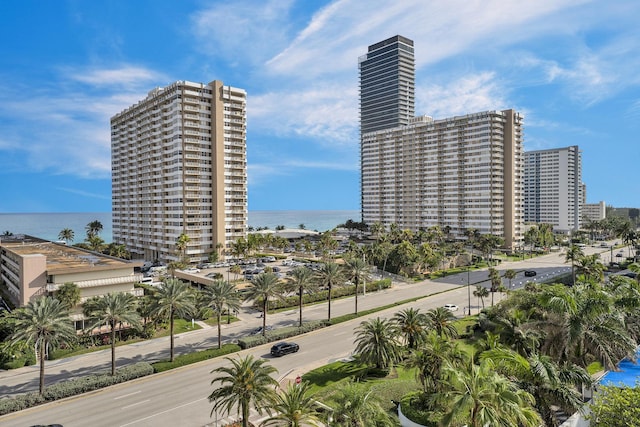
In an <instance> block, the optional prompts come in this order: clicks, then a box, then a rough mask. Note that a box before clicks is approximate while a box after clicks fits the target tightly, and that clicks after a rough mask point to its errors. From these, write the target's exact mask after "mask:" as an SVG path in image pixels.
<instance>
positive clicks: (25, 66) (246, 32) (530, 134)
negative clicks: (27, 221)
mask: <svg viewBox="0 0 640 427" xmlns="http://www.w3.org/2000/svg"><path fill="white" fill-rule="evenodd" d="M639 22H640V2H638V1H637V0H615V1H611V0H602V1H586V0H524V1H523V0H520V1H511V0H447V1H432V0H402V1H386V0H366V1H365V0H336V1H320V0H314V1H308V0H299V1H293V0H273V1H271V0H233V1H205V0H181V1H173V0H136V1H128V0H109V1H107V0H93V1H86V0H49V1H41V0H21V1H3V2H0V40H1V42H0V212H3V213H20V212H109V211H111V177H110V172H111V157H110V156H111V153H110V127H109V126H110V125H109V120H110V118H111V117H112V116H113V115H115V114H117V113H119V112H121V111H122V110H124V109H125V108H127V107H129V106H131V105H133V104H135V103H136V102H138V101H140V100H142V99H144V98H145V97H146V96H147V93H148V92H149V91H150V90H151V89H153V88H155V87H163V86H167V85H169V84H170V83H172V82H175V81H177V80H188V81H192V82H204V83H208V82H211V81H213V80H222V81H223V83H224V84H225V85H230V86H234V87H239V88H242V89H245V90H246V91H247V150H248V151H247V165H248V166H247V170H248V187H249V188H248V190H249V191H248V193H249V195H248V197H249V210H250V211H255V210H352V209H354V210H357V209H359V208H360V183H359V182H360V181H359V180H360V172H359V165H360V163H359V130H358V129H359V122H358V120H359V118H358V103H359V100H358V57H359V56H361V55H364V54H365V53H366V52H367V47H368V46H369V45H371V44H374V43H376V42H378V41H381V40H384V39H386V38H388V37H391V36H394V35H396V34H400V35H403V36H405V37H408V38H410V39H412V40H414V46H415V61H416V115H425V114H426V115H429V116H432V117H434V118H435V119H442V118H447V117H451V116H455V115H464V114H470V113H474V112H480V111H487V110H501V109H509V108H513V109H516V110H517V111H519V112H521V113H522V114H524V116H525V121H524V148H525V150H526V151H530V150H541V149H548V148H561V147H567V146H570V145H578V146H579V147H580V149H581V151H582V160H583V168H582V180H583V182H584V183H585V184H586V186H587V201H588V202H589V203H595V202H599V201H601V200H604V201H605V202H606V203H607V205H611V206H615V207H640V191H639V190H640V179H638V176H639V172H638V166H639V165H640V163H639V160H640V148H639V146H638V134H640V72H639V70H640V25H638V23H639Z"/></svg>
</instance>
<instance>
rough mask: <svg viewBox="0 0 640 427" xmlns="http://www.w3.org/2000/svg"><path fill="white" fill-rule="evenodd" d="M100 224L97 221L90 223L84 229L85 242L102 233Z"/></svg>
mask: <svg viewBox="0 0 640 427" xmlns="http://www.w3.org/2000/svg"><path fill="white" fill-rule="evenodd" d="M102 228H103V227H102V223H101V222H100V221H98V220H95V221H91V222H90V223H89V224H87V225H86V227H85V228H84V229H85V230H86V231H87V240H89V239H90V238H91V237H93V236H97V235H98V234H100V232H101V231H102Z"/></svg>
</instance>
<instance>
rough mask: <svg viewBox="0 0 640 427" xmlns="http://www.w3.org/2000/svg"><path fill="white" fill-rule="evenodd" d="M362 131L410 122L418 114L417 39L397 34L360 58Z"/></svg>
mask: <svg viewBox="0 0 640 427" xmlns="http://www.w3.org/2000/svg"><path fill="white" fill-rule="evenodd" d="M358 68H359V69H360V134H361V135H364V134H366V133H369V132H375V131H378V130H382V129H390V128H395V127H398V126H402V125H406V124H408V123H409V120H411V119H412V118H413V117H414V115H415V60H414V55H413V40H409V39H408V38H406V37H402V36H394V37H391V38H389V39H386V40H383V41H381V42H379V43H376V44H373V45H371V46H369V50H368V52H367V53H366V55H362V56H361V57H360V58H358Z"/></svg>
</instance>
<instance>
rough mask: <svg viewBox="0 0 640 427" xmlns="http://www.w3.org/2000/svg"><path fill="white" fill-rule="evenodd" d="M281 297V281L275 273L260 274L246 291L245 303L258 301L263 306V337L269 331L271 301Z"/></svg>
mask: <svg viewBox="0 0 640 427" xmlns="http://www.w3.org/2000/svg"><path fill="white" fill-rule="evenodd" d="M281 296H282V294H281V288H280V280H279V279H278V276H276V275H275V273H260V274H258V275H257V276H256V277H255V278H254V279H253V280H252V281H251V283H250V284H249V286H248V287H247V288H246V289H245V296H244V299H245V301H256V302H259V303H260V304H261V305H262V336H264V335H265V333H266V330H267V310H268V309H269V300H270V299H272V298H276V297H281Z"/></svg>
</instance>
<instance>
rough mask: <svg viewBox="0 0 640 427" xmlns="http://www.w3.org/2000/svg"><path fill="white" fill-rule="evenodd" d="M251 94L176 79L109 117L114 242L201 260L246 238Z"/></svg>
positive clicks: (144, 252) (145, 253) (141, 251)
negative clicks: (183, 240) (182, 240)
mask: <svg viewBox="0 0 640 427" xmlns="http://www.w3.org/2000/svg"><path fill="white" fill-rule="evenodd" d="M246 96H247V94H246V92H245V91H244V90H243V89H238V88H234V87H231V86H224V85H223V84H222V82H221V81H217V80H216V81H213V82H211V83H209V84H203V83H192V82H188V81H177V82H175V83H172V84H171V85H169V86H167V87H164V88H156V89H153V90H152V91H151V92H149V94H148V96H147V97H146V98H145V99H143V100H142V101H140V102H138V103H137V104H135V105H133V106H131V107H129V108H127V109H126V110H124V111H122V112H121V113H119V114H116V115H115V116H113V117H112V118H111V169H112V199H113V200H112V202H113V241H114V243H117V244H124V245H125V246H126V248H127V249H128V250H129V251H130V252H131V253H132V255H133V256H134V257H137V258H140V257H142V258H144V259H146V260H150V261H153V260H161V261H164V262H167V261H175V260H182V259H183V256H184V258H185V259H186V261H188V262H198V261H202V260H206V259H207V258H208V256H209V254H211V253H212V252H214V251H218V252H219V253H221V252H222V251H223V250H224V249H225V248H228V247H229V246H230V244H231V242H233V241H235V240H237V239H238V238H239V237H246V230H247V155H246V153H247V151H246ZM182 234H185V235H187V236H188V238H189V241H188V243H187V247H186V249H185V251H184V253H182V252H180V251H179V250H178V246H177V240H178V238H179V237H180V236H181V235H182Z"/></svg>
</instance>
